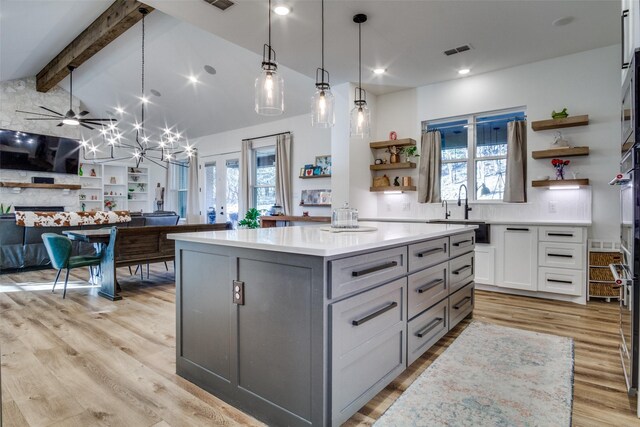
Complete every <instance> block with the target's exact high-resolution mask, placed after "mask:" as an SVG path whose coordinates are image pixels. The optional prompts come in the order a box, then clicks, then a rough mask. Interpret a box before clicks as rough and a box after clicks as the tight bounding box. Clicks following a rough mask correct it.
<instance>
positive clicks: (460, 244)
mask: <svg viewBox="0 0 640 427" xmlns="http://www.w3.org/2000/svg"><path fill="white" fill-rule="evenodd" d="M471 245H473V239H469V240H460V241H459V242H455V243H453V246H455V247H457V248H464V247H466V246H471Z"/></svg>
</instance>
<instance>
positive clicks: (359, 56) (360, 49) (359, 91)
mask: <svg viewBox="0 0 640 427" xmlns="http://www.w3.org/2000/svg"><path fill="white" fill-rule="evenodd" d="M361 96H362V24H361V23H358V99H360V97H361Z"/></svg>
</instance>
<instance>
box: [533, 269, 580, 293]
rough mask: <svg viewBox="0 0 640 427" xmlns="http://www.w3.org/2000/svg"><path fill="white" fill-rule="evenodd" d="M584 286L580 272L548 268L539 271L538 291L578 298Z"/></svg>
mask: <svg viewBox="0 0 640 427" xmlns="http://www.w3.org/2000/svg"><path fill="white" fill-rule="evenodd" d="M585 286H586V284H585V281H584V272H583V271H582V270H567V269H562V268H549V267H540V269H539V272H538V291H541V292H553V293H554V294H565V295H576V296H580V295H582V292H583V289H584V288H585Z"/></svg>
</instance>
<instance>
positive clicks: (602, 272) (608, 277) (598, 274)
mask: <svg viewBox="0 0 640 427" xmlns="http://www.w3.org/2000/svg"><path fill="white" fill-rule="evenodd" d="M589 280H596V281H599V282H613V280H614V279H613V274H612V273H611V270H609V269H608V268H590V269H589Z"/></svg>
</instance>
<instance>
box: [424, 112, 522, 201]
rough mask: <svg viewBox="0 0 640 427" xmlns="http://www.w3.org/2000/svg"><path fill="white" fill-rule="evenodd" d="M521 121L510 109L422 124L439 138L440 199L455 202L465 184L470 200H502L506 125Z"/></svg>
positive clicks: (505, 156) (505, 164)
mask: <svg viewBox="0 0 640 427" xmlns="http://www.w3.org/2000/svg"><path fill="white" fill-rule="evenodd" d="M524 119H525V113H524V111H521V110H511V111H500V112H494V113H488V114H482V115H480V114H476V115H471V116H467V117H456V118H454V119H446V120H438V121H433V122H425V123H424V126H423V128H424V129H425V130H436V129H437V130H440V133H441V136H442V166H441V176H440V197H441V198H442V199H443V200H455V199H457V198H458V194H459V189H460V186H461V185H463V184H464V185H466V186H467V188H468V189H471V191H470V192H469V195H468V197H469V200H502V196H503V194H504V183H505V174H506V171H507V123H509V122H511V121H513V120H524ZM473 189H475V191H473Z"/></svg>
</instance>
